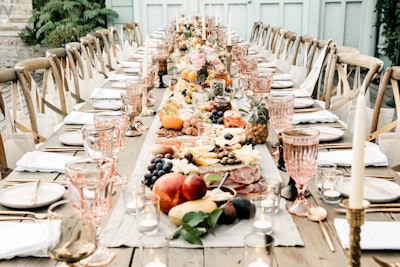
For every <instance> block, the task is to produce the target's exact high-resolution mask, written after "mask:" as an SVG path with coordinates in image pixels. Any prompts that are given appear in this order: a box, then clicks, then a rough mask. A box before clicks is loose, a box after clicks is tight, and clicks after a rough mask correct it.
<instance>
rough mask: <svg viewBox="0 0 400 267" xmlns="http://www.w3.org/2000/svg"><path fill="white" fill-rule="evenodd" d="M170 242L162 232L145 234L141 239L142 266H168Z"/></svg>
mask: <svg viewBox="0 0 400 267" xmlns="http://www.w3.org/2000/svg"><path fill="white" fill-rule="evenodd" d="M168 249H169V243H168V239H167V237H166V236H165V235H163V234H161V233H157V234H152V235H144V236H143V237H142V238H141V239H140V251H141V260H142V267H167V266H168Z"/></svg>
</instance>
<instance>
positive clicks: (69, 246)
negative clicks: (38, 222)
mask: <svg viewBox="0 0 400 267" xmlns="http://www.w3.org/2000/svg"><path fill="white" fill-rule="evenodd" d="M86 207H89V205H86ZM47 213H48V220H49V227H51V231H52V232H53V231H54V228H55V227H60V229H61V234H60V238H59V240H58V242H55V243H50V245H49V249H48V253H49V256H50V258H52V259H54V260H57V261H62V262H63V263H61V264H58V265H57V267H65V266H69V267H73V266H76V264H77V263H78V262H79V261H80V260H82V259H85V258H87V257H89V256H90V255H92V254H93V253H94V252H95V250H96V233H95V228H94V225H93V223H92V217H91V213H90V210H86V211H85V213H81V212H79V213H77V212H76V211H75V210H73V209H72V207H71V201H70V200H61V201H58V202H56V203H53V204H52V205H50V207H49V208H48V210H47Z"/></svg>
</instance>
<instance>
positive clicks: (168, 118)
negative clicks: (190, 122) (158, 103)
mask: <svg viewBox="0 0 400 267" xmlns="http://www.w3.org/2000/svg"><path fill="white" fill-rule="evenodd" d="M183 123H184V121H183V120H181V119H180V118H178V117H176V116H174V115H166V114H164V115H163V116H162V119H161V124H162V126H163V127H164V128H165V129H172V130H177V131H179V130H182V127H183Z"/></svg>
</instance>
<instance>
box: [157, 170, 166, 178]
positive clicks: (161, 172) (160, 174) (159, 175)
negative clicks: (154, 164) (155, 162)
mask: <svg viewBox="0 0 400 267" xmlns="http://www.w3.org/2000/svg"><path fill="white" fill-rule="evenodd" d="M166 173H167V172H166V171H164V170H159V171H158V177H161V176H163V175H164V174H166Z"/></svg>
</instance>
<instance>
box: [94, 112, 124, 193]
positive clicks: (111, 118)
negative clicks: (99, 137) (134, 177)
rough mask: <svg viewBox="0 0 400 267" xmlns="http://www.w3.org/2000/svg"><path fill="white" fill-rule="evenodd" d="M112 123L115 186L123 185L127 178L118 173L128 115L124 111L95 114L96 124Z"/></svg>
mask: <svg viewBox="0 0 400 267" xmlns="http://www.w3.org/2000/svg"><path fill="white" fill-rule="evenodd" d="M106 122H110V123H112V124H113V125H114V146H113V150H112V158H113V159H114V169H113V173H112V177H113V179H114V184H115V185H120V184H123V183H124V182H125V180H126V177H124V176H122V175H121V174H119V173H118V172H117V161H118V152H120V151H122V150H123V149H124V144H125V133H126V128H127V126H128V115H127V114H126V112H124V111H108V112H100V113H96V114H94V123H95V124H99V123H106Z"/></svg>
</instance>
